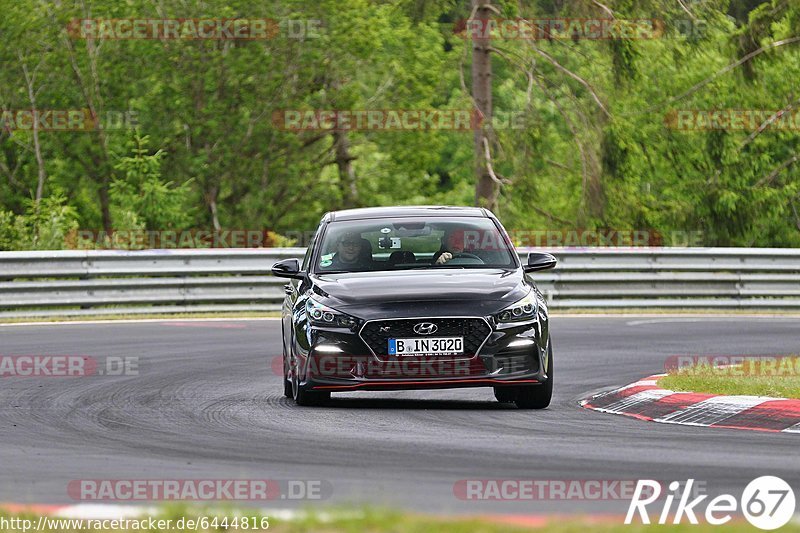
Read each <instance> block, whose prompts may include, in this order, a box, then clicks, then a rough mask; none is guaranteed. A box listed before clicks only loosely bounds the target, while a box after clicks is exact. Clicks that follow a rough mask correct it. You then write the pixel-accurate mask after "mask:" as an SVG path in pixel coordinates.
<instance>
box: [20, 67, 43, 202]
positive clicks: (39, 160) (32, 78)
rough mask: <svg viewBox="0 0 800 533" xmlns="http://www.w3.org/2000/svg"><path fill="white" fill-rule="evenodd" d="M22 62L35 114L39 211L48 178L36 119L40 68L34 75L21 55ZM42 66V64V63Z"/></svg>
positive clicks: (34, 128)
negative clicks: (36, 86)
mask: <svg viewBox="0 0 800 533" xmlns="http://www.w3.org/2000/svg"><path fill="white" fill-rule="evenodd" d="M20 62H21V63H22V73H23V74H24V75H25V84H26V85H27V87H28V100H29V101H30V103H31V112H32V113H33V114H34V117H33V151H34V154H35V155H36V166H37V169H38V180H37V181H36V199H35V201H36V209H37V210H38V209H39V202H40V201H41V200H42V194H44V181H45V179H46V178H47V174H46V173H45V168H44V157H43V156H42V144H41V143H40V142H39V121H38V120H37V119H36V116H35V115H36V112H37V111H38V108H37V107H36V90H35V89H34V84H35V83H36V70H37V69H38V68H39V67H38V66H37V67H36V68H35V69H33V73H30V72H29V71H28V65H26V64H25V61H24V60H23V59H22V56H21V55H20ZM40 64H41V63H40Z"/></svg>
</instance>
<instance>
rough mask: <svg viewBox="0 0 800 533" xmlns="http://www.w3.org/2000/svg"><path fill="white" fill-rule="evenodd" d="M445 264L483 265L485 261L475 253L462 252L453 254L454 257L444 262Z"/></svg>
mask: <svg viewBox="0 0 800 533" xmlns="http://www.w3.org/2000/svg"><path fill="white" fill-rule="evenodd" d="M444 264H445V265H483V264H484V261H483V259H481V258H480V257H478V256H477V255H475V254H471V253H469V252H460V253H457V254H453V257H452V259H450V260H449V261H447V262H446V263H444Z"/></svg>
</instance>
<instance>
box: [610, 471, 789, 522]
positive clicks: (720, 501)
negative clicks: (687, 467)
mask: <svg viewBox="0 0 800 533" xmlns="http://www.w3.org/2000/svg"><path fill="white" fill-rule="evenodd" d="M693 484H694V480H693V479H689V480H687V481H686V485H685V486H684V487H681V483H680V482H678V481H673V482H672V483H670V484H669V491H670V492H668V493H667V494H666V497H665V498H664V499H663V507H661V512H660V513H659V515H658V523H659V524H666V523H667V522H668V521H669V517H670V516H672V523H673V524H680V523H682V521H683V519H684V517H685V519H686V520H687V521H688V522H689V523H690V524H698V523H699V522H698V519H697V516H698V515H700V516H703V517H704V518H705V521H706V522H707V523H709V524H712V525H722V524H725V523H727V522H729V521H730V520H731V518H732V514H733V513H737V512H741V513H742V514H743V515H744V517H745V518H746V519H747V521H748V522H750V523H751V524H752V525H754V526H755V527H757V528H759V529H766V530H772V529H778V528H779V527H781V526H784V525H786V523H787V522H789V520H791V518H792V516H793V515H794V510H795V497H794V491H793V490H792V487H790V486H789V484H788V483H786V482H785V481H784V480H782V479H781V478H779V477H775V476H761V477H759V478H756V479H754V480H753V481H751V482H750V483H749V484H748V485H747V487H745V489H744V492H742V498H741V500H740V501H737V500H736V498H735V497H734V496H732V495H730V494H721V495H719V496H717V497H715V498H713V499H711V500H710V501H708V502H705V500H706V498H708V495H707V494H703V495H700V496H697V497H696V498H694V499H692V500H689V498H691V497H692V496H693V493H692V485H693ZM661 497H662V494H661V484H660V483H659V482H657V481H653V480H649V479H644V480H639V481H638V483H637V484H636V489H635V490H634V494H633V499H632V500H631V504H630V506H629V507H628V514H627V515H626V516H625V523H626V524H631V523H633V520H634V517H635V516H636V515H637V514H638V515H639V518H640V519H641V521H642V523H643V524H649V523H650V514H649V511H648V509H647V506H648V505H651V504H653V503H654V502H656V500H659V499H660V498H661ZM676 499H677V500H678V503H677V505H676V506H675V508H674V510H673V508H672V506H673V503H674V502H675V500H676ZM701 504H705V512H704V513H702V514H701V512H700V509H701V508H702V506H701ZM659 505H661V502H659V503H658V504H656V505H654V506H653V507H657V506H659ZM656 510H657V509H656Z"/></svg>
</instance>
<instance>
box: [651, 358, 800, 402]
mask: <svg viewBox="0 0 800 533" xmlns="http://www.w3.org/2000/svg"><path fill="white" fill-rule="evenodd" d="M658 385H659V386H660V387H662V388H665V389H669V390H674V391H681V392H683V391H686V392H705V393H710V394H725V395H743V396H770V397H773V398H796V399H800V356H774V357H767V356H759V357H752V358H745V361H744V362H743V363H741V364H734V365H728V366H714V365H713V364H702V365H692V366H687V367H685V368H683V369H676V370H673V371H672V372H670V373H669V374H668V375H667V376H665V377H663V378H662V379H661V380H659V382H658Z"/></svg>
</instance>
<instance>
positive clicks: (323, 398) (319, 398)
mask: <svg viewBox="0 0 800 533" xmlns="http://www.w3.org/2000/svg"><path fill="white" fill-rule="evenodd" d="M292 397H293V398H294V402H295V403H296V404H297V405H302V406H304V407H308V406H315V405H324V404H325V403H326V402H328V401H329V400H330V399H331V393H330V391H325V392H319V391H308V390H305V389H304V388H303V387H301V386H300V380H299V379H298V377H297V368H296V367H295V369H294V372H292Z"/></svg>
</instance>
